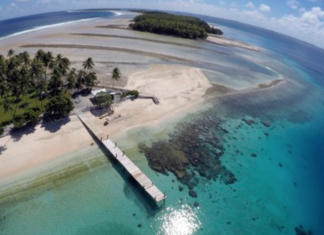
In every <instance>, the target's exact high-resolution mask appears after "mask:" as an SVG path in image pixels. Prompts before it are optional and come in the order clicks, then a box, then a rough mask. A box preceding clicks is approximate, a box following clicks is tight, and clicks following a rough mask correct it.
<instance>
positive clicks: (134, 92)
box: [123, 90, 139, 98]
mask: <svg viewBox="0 0 324 235" xmlns="http://www.w3.org/2000/svg"><path fill="white" fill-rule="evenodd" d="M128 95H131V96H134V97H135V98H137V97H138V95H139V92H138V91H137V90H132V91H126V92H125V93H123V97H126V96H128Z"/></svg>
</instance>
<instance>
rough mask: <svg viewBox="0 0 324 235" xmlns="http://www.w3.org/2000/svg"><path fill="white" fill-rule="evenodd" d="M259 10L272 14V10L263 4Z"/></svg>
mask: <svg viewBox="0 0 324 235" xmlns="http://www.w3.org/2000/svg"><path fill="white" fill-rule="evenodd" d="M259 10H260V11H263V12H270V11H271V8H270V7H269V6H268V5H266V4H261V5H260V7H259Z"/></svg>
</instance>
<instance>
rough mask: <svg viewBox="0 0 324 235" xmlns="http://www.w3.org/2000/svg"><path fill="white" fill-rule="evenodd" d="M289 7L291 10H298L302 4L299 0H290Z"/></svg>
mask: <svg viewBox="0 0 324 235" xmlns="http://www.w3.org/2000/svg"><path fill="white" fill-rule="evenodd" d="M287 6H288V7H290V8H291V9H294V10H296V9H298V7H299V6H300V3H299V2H298V1H297V0H289V1H287Z"/></svg>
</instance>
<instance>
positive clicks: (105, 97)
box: [92, 91, 113, 108]
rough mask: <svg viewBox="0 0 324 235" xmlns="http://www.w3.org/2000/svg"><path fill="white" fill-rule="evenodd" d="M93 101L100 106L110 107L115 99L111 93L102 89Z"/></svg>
mask: <svg viewBox="0 0 324 235" xmlns="http://www.w3.org/2000/svg"><path fill="white" fill-rule="evenodd" d="M92 103H93V104H94V105H96V106H98V107H99V108H103V107H104V106H107V107H108V108H109V107H110V106H111V104H112V103H113V101H112V97H111V95H110V94H109V93H108V92H104V91H101V92H99V93H98V94H97V95H96V96H95V97H94V98H93V99H92Z"/></svg>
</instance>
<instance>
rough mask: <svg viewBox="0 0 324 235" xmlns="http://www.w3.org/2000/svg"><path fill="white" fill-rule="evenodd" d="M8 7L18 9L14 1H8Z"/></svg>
mask: <svg viewBox="0 0 324 235" xmlns="http://www.w3.org/2000/svg"><path fill="white" fill-rule="evenodd" d="M9 8H13V9H18V7H17V5H16V3H14V2H12V3H10V5H9Z"/></svg>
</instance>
